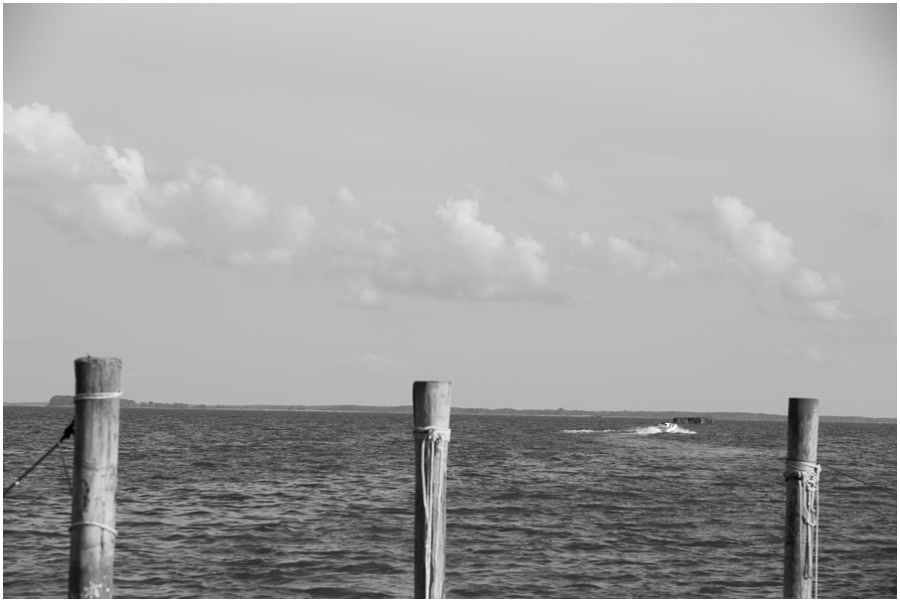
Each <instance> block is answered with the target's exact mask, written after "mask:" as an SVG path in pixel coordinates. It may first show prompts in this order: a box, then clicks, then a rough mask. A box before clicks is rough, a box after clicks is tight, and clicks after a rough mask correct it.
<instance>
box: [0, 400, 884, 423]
mask: <svg viewBox="0 0 900 602" xmlns="http://www.w3.org/2000/svg"><path fill="white" fill-rule="evenodd" d="M119 401H120V404H121V405H120V407H122V408H137V409H169V410H172V409H176V410H276V411H307V412H310V411H312V412H317V411H318V412H383V413H394V414H412V404H408V405H402V406H366V405H298V404H253V405H250V404H247V405H209V404H205V403H200V404H188V403H162V402H157V401H134V400H133V399H126V398H124V397H123V398H120V400H119ZM74 403H75V397H74V396H73V395H54V396H53V397H51V398H50V402H49V403H48V404H47V405H49V406H52V407H71V406H72V405H74ZM4 405H44V404H40V403H5V404H4ZM452 412H453V414H456V415H464V414H487V415H496V416H499V415H522V416H582V417H585V418H590V417H595V418H650V419H653V420H666V421H668V420H670V419H672V418H676V417H677V418H683V417H700V416H702V417H705V418H711V419H713V421H718V420H766V421H771V422H786V421H787V415H783V414H762V413H758V412H695V411H689V412H686V411H680V410H566V409H565V408H557V409H555V410H519V409H515V408H500V409H493V408H457V407H454V408H452ZM819 420H820V421H821V422H897V419H896V418H872V417H868V416H819Z"/></svg>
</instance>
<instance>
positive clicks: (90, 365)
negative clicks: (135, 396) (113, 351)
mask: <svg viewBox="0 0 900 602" xmlns="http://www.w3.org/2000/svg"><path fill="white" fill-rule="evenodd" d="M121 375H122V360H120V359H119V358H117V357H91V356H87V357H80V358H78V359H76V360H75V394H76V395H85V394H90V393H115V392H116V391H120V390H121Z"/></svg>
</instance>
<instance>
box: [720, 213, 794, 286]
mask: <svg viewBox="0 0 900 602" xmlns="http://www.w3.org/2000/svg"><path fill="white" fill-rule="evenodd" d="M712 207H713V218H714V219H713V227H714V229H715V230H716V231H717V232H718V234H719V235H720V238H721V240H723V241H724V242H725V244H726V246H727V247H728V248H729V249H730V250H731V252H732V253H733V254H734V256H735V257H736V258H737V259H738V260H739V261H741V262H743V263H744V264H746V265H747V266H749V267H751V268H753V269H755V270H757V271H759V272H762V273H765V274H773V275H780V274H784V273H785V272H787V271H788V270H789V269H790V268H791V267H792V266H793V265H794V264H795V263H796V262H797V260H796V258H795V257H794V255H793V252H792V247H793V245H794V243H793V241H792V240H791V239H790V238H788V237H787V236H785V235H784V234H782V233H781V232H779V231H778V230H776V229H775V227H774V226H773V225H772V224H771V223H769V222H763V221H758V220H756V212H755V211H753V210H752V209H751V208H750V207H747V206H746V205H744V203H743V202H742V201H741V199H739V198H736V197H716V198H715V199H713V202H712Z"/></svg>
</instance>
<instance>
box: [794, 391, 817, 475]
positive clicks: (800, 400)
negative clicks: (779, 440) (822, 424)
mask: <svg viewBox="0 0 900 602" xmlns="http://www.w3.org/2000/svg"><path fill="white" fill-rule="evenodd" d="M818 445H819V400H818V399H812V398H808V397H791V398H790V399H789V400H788V460H803V461H805V462H815V461H816V450H817V447H818Z"/></svg>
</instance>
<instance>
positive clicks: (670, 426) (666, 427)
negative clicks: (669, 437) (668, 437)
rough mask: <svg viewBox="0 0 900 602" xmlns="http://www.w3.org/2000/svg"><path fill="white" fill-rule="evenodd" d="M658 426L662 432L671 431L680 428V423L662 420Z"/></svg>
mask: <svg viewBox="0 0 900 602" xmlns="http://www.w3.org/2000/svg"><path fill="white" fill-rule="evenodd" d="M656 428H658V429H659V432H660V433H671V432H672V431H674V430H675V429H677V428H678V425H677V424H675V423H674V422H660V423H659V424H657V425H656Z"/></svg>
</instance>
